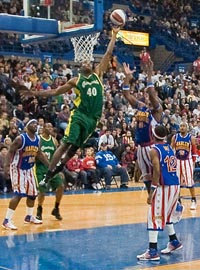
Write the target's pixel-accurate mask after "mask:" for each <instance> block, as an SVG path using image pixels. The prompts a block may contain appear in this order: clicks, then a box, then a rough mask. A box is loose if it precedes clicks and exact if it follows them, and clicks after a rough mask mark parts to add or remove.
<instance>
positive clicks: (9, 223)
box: [2, 218, 17, 230]
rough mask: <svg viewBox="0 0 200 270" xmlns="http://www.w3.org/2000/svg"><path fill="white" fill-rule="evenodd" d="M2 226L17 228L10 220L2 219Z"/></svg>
mask: <svg viewBox="0 0 200 270" xmlns="http://www.w3.org/2000/svg"><path fill="white" fill-rule="evenodd" d="M2 227H3V228H4V229H6V230H17V227H16V226H15V225H14V224H13V223H12V220H8V219H7V218H5V219H4V221H3V224H2Z"/></svg>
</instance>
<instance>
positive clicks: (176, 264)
mask: <svg viewBox="0 0 200 270" xmlns="http://www.w3.org/2000/svg"><path fill="white" fill-rule="evenodd" d="M196 193H197V195H198V196H197V198H198V202H199V201H200V200H199V194H200V188H199V187H198V188H196ZM183 195H184V199H183V203H184V205H185V211H184V215H183V219H182V220H181V222H179V223H178V224H177V225H175V229H176V232H177V235H178V237H179V238H180V239H181V241H182V242H183V245H184V247H183V249H182V250H179V251H177V252H176V253H173V254H171V255H168V256H166V255H165V256H161V260H160V262H138V261H137V259H136V255H137V254H140V253H142V252H144V251H145V250H146V249H147V247H148V233H147V230H146V213H147V209H148V205H147V204H146V197H147V195H146V191H145V190H143V189H142V186H141V185H138V184H137V185H136V184H132V187H131V188H130V189H128V190H126V191H122V190H120V189H116V188H113V189H112V190H111V191H109V192H108V191H102V192H95V191H94V192H89V193H86V192H84V191H79V192H78V191H74V192H73V191H72V192H67V193H65V195H64V197H63V200H62V205H61V214H62V216H63V220H62V221H57V220H55V219H54V217H53V216H51V210H52V208H53V205H54V196H52V195H50V196H47V197H46V200H45V204H44V214H43V219H44V222H43V224H42V225H32V224H23V219H24V216H25V199H22V201H21V202H20V205H19V206H18V208H17V210H16V213H15V216H14V222H15V225H16V226H17V227H18V230H17V231H8V230H4V229H2V230H0V236H1V242H0V269H6V270H122V269H123V270H133V269H183V268H184V269H200V232H199V231H200V229H199V228H200V206H198V208H197V210H196V211H190V210H189V206H190V200H189V197H188V195H189V193H188V190H184V193H183ZM0 198H1V199H0V218H1V220H3V218H4V215H5V212H6V209H7V206H8V202H9V199H8V198H6V196H2V197H0ZM167 242H168V237H167V234H166V232H165V231H164V232H160V233H159V245H158V248H159V250H160V249H162V248H163V247H165V245H166V244H167Z"/></svg>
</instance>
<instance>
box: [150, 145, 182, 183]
mask: <svg viewBox="0 0 200 270" xmlns="http://www.w3.org/2000/svg"><path fill="white" fill-rule="evenodd" d="M153 148H154V149H156V150H157V151H158V155H159V159H160V179H159V184H160V185H162V186H172V185H179V179H178V176H177V174H176V165H177V159H176V157H175V155H174V151H173V150H172V148H171V146H170V145H169V144H168V143H165V144H155V145H154V146H153Z"/></svg>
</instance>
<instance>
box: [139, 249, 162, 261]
mask: <svg viewBox="0 0 200 270" xmlns="http://www.w3.org/2000/svg"><path fill="white" fill-rule="evenodd" d="M137 259H138V260H139V261H159V260H160V255H159V254H158V251H157V249H155V248H150V249H147V251H146V252H145V253H143V254H141V255H137Z"/></svg>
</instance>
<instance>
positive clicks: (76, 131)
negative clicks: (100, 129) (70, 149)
mask: <svg viewBox="0 0 200 270" xmlns="http://www.w3.org/2000/svg"><path fill="white" fill-rule="evenodd" d="M97 122H98V121H97V119H94V118H92V117H88V116H87V115H85V114H83V113H82V112H80V111H72V113H71V117H70V120H69V124H68V126H67V128H66V130H65V135H64V137H63V139H62V141H63V143H65V144H66V143H72V144H73V145H76V146H78V147H80V148H81V147H82V146H83V144H84V143H85V142H86V141H87V140H88V138H89V137H90V136H91V134H92V133H93V132H94V130H95V128H96V125H97Z"/></svg>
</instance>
